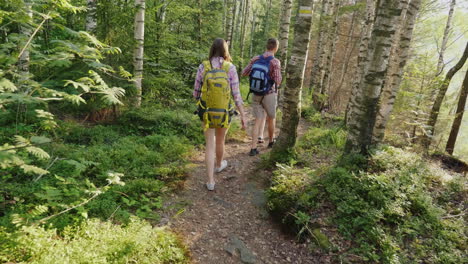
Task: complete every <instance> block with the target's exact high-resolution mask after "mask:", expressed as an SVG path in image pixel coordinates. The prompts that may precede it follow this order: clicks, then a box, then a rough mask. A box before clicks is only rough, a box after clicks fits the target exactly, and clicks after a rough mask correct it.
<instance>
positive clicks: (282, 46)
mask: <svg viewBox="0 0 468 264" xmlns="http://www.w3.org/2000/svg"><path fill="white" fill-rule="evenodd" d="M291 10H292V0H283V11H282V14H281V22H280V23H281V24H280V32H279V52H278V55H279V56H278V57H279V59H280V61H281V65H282V69H281V73H282V75H283V76H285V73H286V65H287V59H288V42H289V26H290V24H291Z"/></svg>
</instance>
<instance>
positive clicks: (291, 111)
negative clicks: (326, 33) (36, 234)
mask: <svg viewBox="0 0 468 264" xmlns="http://www.w3.org/2000/svg"><path fill="white" fill-rule="evenodd" d="M298 2H299V9H300V12H299V13H298V15H297V17H296V23H295V25H294V41H293V43H292V50H291V57H290V59H289V62H288V67H287V75H288V78H287V80H286V87H285V88H284V106H283V118H282V123H281V131H280V135H279V137H278V142H277V144H275V145H274V147H273V151H272V157H273V159H276V158H281V157H282V158H284V155H287V154H290V153H291V151H292V148H293V147H294V145H295V144H296V138H297V126H298V124H299V118H300V116H301V97H302V96H301V94H302V86H303V81H304V72H305V65H306V61H307V55H308V50H309V49H308V46H309V43H310V33H311V27H312V7H313V0H299V1H298Z"/></svg>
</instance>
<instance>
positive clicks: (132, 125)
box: [118, 108, 204, 144]
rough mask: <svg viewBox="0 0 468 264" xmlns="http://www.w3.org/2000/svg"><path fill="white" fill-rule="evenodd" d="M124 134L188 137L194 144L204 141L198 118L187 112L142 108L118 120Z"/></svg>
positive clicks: (129, 112)
mask: <svg viewBox="0 0 468 264" xmlns="http://www.w3.org/2000/svg"><path fill="white" fill-rule="evenodd" d="M118 124H120V125H121V129H122V130H123V131H122V133H132V134H137V135H151V134H158V135H166V136H174V135H177V136H179V137H186V138H188V139H189V140H190V141H191V142H192V143H194V144H201V143H203V142H204V141H203V140H204V136H203V130H202V126H201V123H200V120H198V117H197V116H195V115H193V114H192V113H189V112H187V111H186V110H179V111H177V110H176V111H168V110H167V109H164V110H163V109H159V108H142V109H138V110H130V111H127V112H125V113H124V114H123V115H122V116H121V117H120V118H119V120H118Z"/></svg>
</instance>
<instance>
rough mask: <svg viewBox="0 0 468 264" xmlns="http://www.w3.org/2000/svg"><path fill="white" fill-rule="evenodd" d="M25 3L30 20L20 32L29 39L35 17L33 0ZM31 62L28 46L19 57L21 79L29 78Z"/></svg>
mask: <svg viewBox="0 0 468 264" xmlns="http://www.w3.org/2000/svg"><path fill="white" fill-rule="evenodd" d="M24 4H25V11H26V14H27V16H28V21H27V24H28V25H26V26H21V28H20V32H21V34H23V35H24V36H25V37H26V38H27V39H29V38H30V37H31V34H32V30H31V24H32V22H33V21H32V17H33V12H32V3H31V1H25V3H24ZM29 64H30V56H29V48H26V49H25V50H24V51H23V53H22V54H21V56H20V57H19V61H18V69H19V74H20V80H21V81H26V80H28V79H29ZM22 90H23V89H22Z"/></svg>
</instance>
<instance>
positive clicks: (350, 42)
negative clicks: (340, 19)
mask: <svg viewBox="0 0 468 264" xmlns="http://www.w3.org/2000/svg"><path fill="white" fill-rule="evenodd" d="M356 14H357V11H354V12H353V15H352V17H351V25H350V27H349V31H348V38H347V40H346V47H345V61H344V63H343V65H342V66H341V71H340V72H341V74H340V81H339V82H338V86H337V87H336V89H335V91H334V92H333V94H332V95H331V96H330V100H329V103H330V104H332V103H333V105H332V106H331V108H332V109H335V108H336V109H335V110H337V109H338V107H339V105H340V104H339V103H340V100H339V94H340V92H341V88H342V87H343V83H344V80H345V77H346V73H347V72H348V67H349V62H350V61H351V56H352V54H353V51H354V49H355V47H356V44H357V41H356V40H354V29H355V26H354V25H355V23H356Z"/></svg>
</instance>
